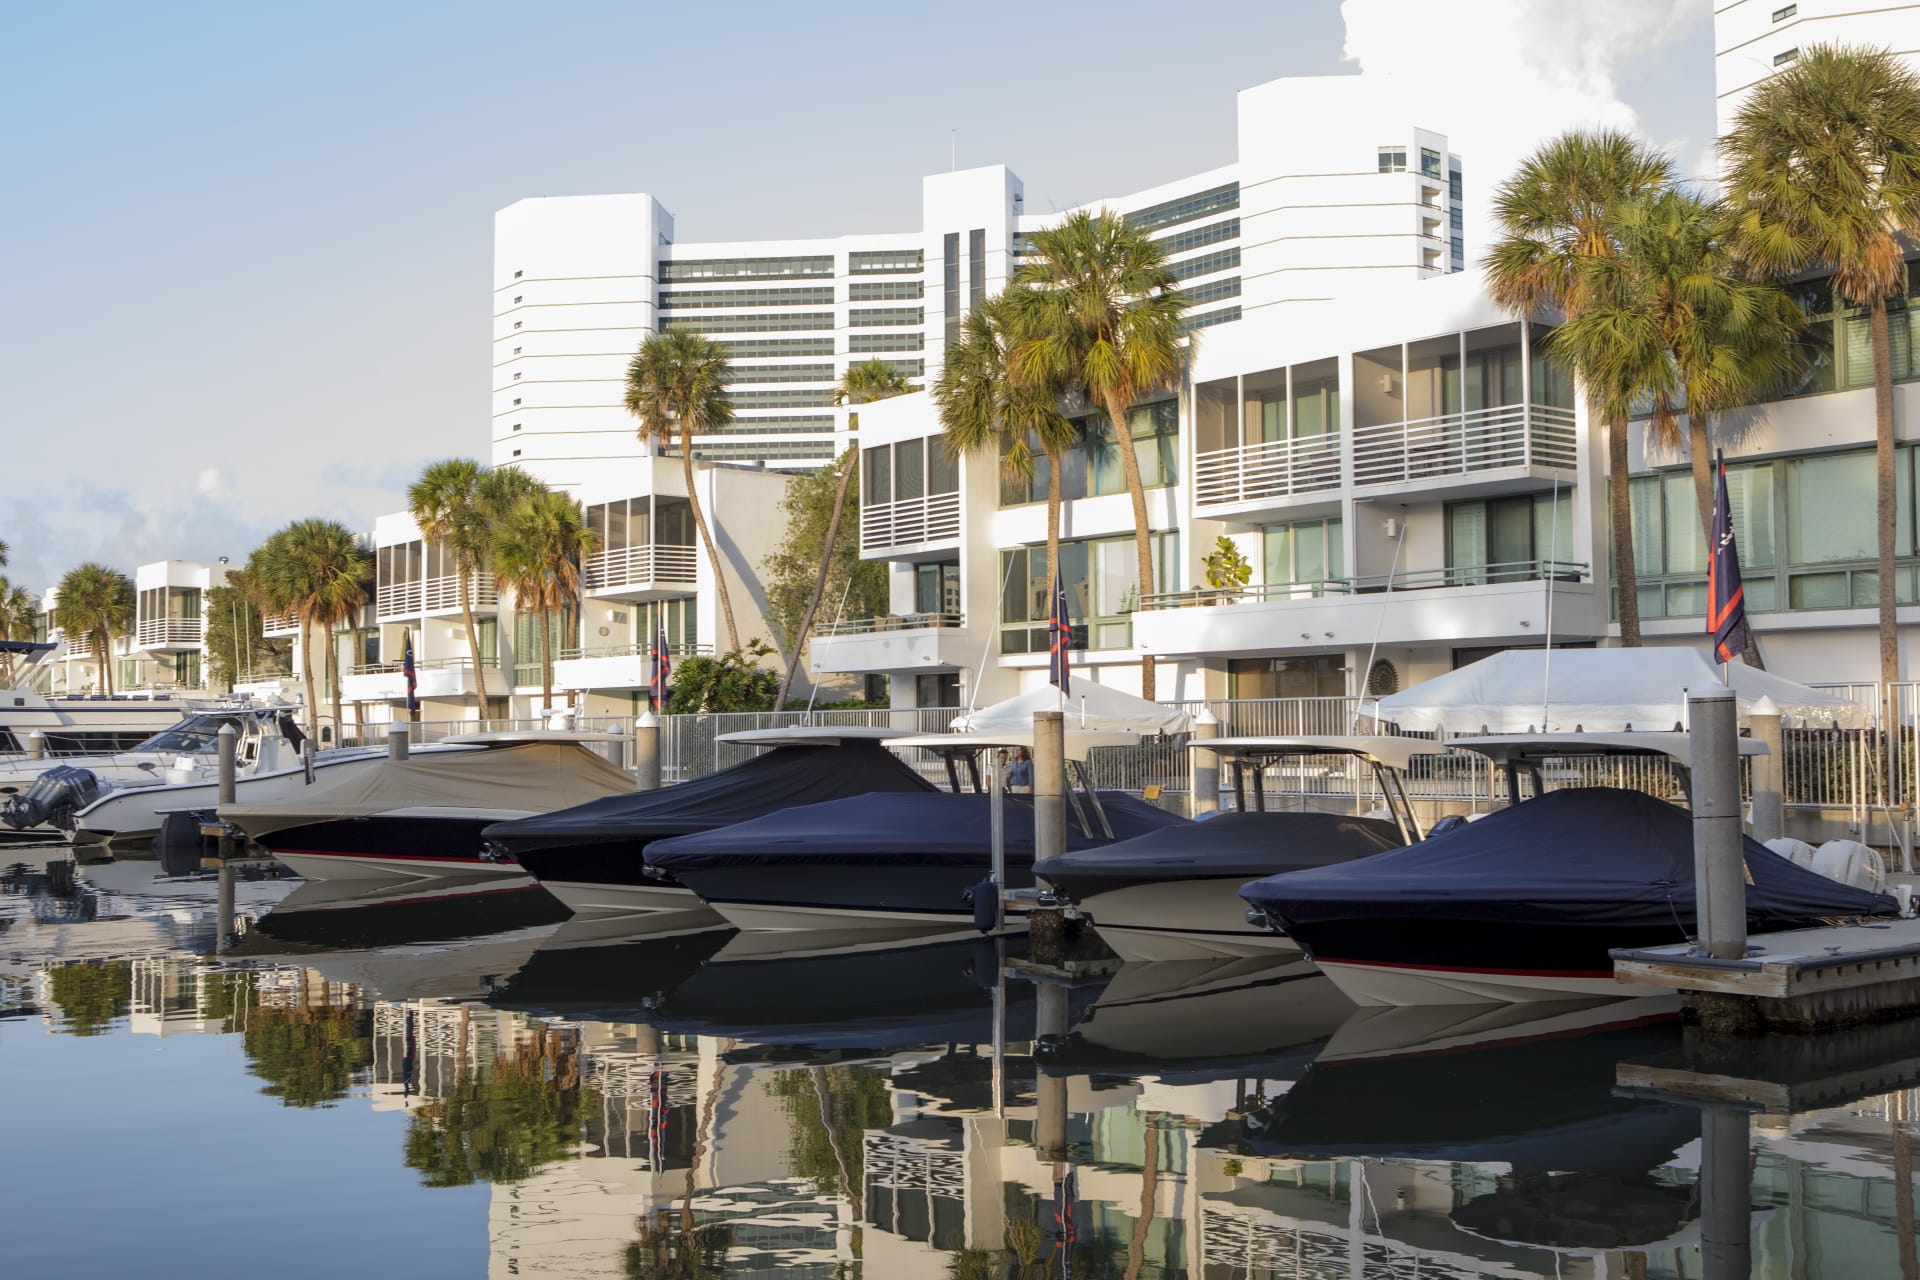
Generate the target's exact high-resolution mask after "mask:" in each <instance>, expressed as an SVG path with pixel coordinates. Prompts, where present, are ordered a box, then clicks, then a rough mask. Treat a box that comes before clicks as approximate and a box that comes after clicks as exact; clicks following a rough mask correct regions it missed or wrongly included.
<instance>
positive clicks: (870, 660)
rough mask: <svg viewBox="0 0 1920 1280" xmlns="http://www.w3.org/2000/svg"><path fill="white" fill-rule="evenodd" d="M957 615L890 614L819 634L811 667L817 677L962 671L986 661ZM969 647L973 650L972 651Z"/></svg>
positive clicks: (826, 629) (821, 630) (812, 654)
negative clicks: (981, 658) (966, 667)
mask: <svg viewBox="0 0 1920 1280" xmlns="http://www.w3.org/2000/svg"><path fill="white" fill-rule="evenodd" d="M965 627H966V620H965V619H964V618H962V617H961V616H960V615H959V614H957V613H905V614H888V615H886V616H885V617H879V618H861V619H859V620H858V621H847V622H840V623H836V624H834V625H831V626H825V627H821V628H819V629H818V630H817V631H815V632H814V636H813V641H812V644H811V645H810V658H809V665H810V666H811V667H812V668H813V671H814V673H815V674H817V675H825V674H842V675H861V674H867V673H872V674H875V675H878V674H880V673H882V672H907V673H910V672H918V671H958V670H959V669H960V668H962V667H965V666H970V665H972V664H974V663H977V662H979V660H980V651H979V641H978V639H977V638H976V639H975V640H974V641H973V642H972V643H971V644H970V643H969V642H968V638H967V633H966V631H965ZM968 650H971V651H972V652H971V654H970V655H969V653H968Z"/></svg>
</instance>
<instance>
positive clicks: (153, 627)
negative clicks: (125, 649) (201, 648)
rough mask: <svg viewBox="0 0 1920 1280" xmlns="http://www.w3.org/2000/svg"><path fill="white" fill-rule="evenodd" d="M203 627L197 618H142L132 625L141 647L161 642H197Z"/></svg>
mask: <svg viewBox="0 0 1920 1280" xmlns="http://www.w3.org/2000/svg"><path fill="white" fill-rule="evenodd" d="M203 632H204V627H203V625H202V623H201V621H200V619H198V618H142V619H140V621H139V622H138V623H137V624H136V625H135V627H134V633H133V639H134V643H135V644H137V645H139V646H140V647H141V648H143V649H145V648H150V647H152V646H154V645H163V644H199V643H200V637H201V635H202V634H203Z"/></svg>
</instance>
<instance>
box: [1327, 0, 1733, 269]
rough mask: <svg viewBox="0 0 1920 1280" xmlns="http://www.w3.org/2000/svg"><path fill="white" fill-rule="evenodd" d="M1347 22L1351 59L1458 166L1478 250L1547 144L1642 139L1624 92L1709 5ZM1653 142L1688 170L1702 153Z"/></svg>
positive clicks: (1632, 2) (1535, 2)
mask: <svg viewBox="0 0 1920 1280" xmlns="http://www.w3.org/2000/svg"><path fill="white" fill-rule="evenodd" d="M1340 15H1341V17H1342V19H1343V20H1344V21H1345V22H1346V30H1347V37H1346V48H1345V51H1344V52H1345V56H1346V58H1347V60H1348V61H1349V62H1352V63H1355V64H1357V65H1358V66H1359V68H1360V71H1361V74H1363V75H1365V76H1368V77H1370V78H1373V77H1377V78H1378V79H1379V81H1380V88H1381V92H1382V93H1384V94H1388V95H1392V96H1394V97H1397V98H1398V99H1399V100H1400V101H1401V102H1402V103H1404V105H1405V108H1406V110H1407V112H1408V114H1409V117H1410V120H1411V122H1412V123H1414V124H1418V125H1420V126H1421V127H1423V128H1428V129H1435V130H1438V131H1439V132H1442V133H1444V134H1446V135H1447V138H1448V143H1449V145H1450V146H1451V147H1452V148H1453V149H1454V151H1456V152H1457V153H1459V155H1460V156H1461V157H1462V167H1463V169H1464V170H1465V173H1466V176H1467V183H1466V187H1467V190H1466V204H1467V219H1468V223H1469V230H1468V238H1469V240H1470V241H1471V242H1473V243H1475V244H1484V243H1485V233H1484V231H1483V229H1484V228H1485V227H1486V226H1487V221H1486V218H1485V213H1486V210H1487V208H1488V206H1489V203H1490V201H1491V197H1492V194H1493V190H1494V188H1495V187H1497V186H1498V185H1499V184H1500V183H1501V182H1502V181H1504V180H1505V178H1506V176H1507V175H1508V174H1510V173H1511V172H1512V171H1513V169H1514V167H1515V165H1516V164H1518V163H1519V161H1520V160H1521V159H1522V158H1524V157H1525V156H1526V155H1527V153H1528V152H1530V151H1532V150H1533V148H1534V147H1535V146H1537V145H1538V144H1539V143H1540V142H1541V141H1542V140H1544V139H1546V138H1549V137H1552V136H1554V135H1555V134H1558V133H1561V132H1563V131H1565V130H1567V129H1572V128H1579V127H1591V126H1596V125H1604V126H1610V127H1613V128H1619V129H1627V130H1631V131H1634V132H1644V130H1643V129H1642V127H1641V117H1640V114H1639V112H1637V111H1636V110H1635V109H1634V108H1633V107H1632V106H1631V105H1629V103H1628V102H1627V101H1626V100H1625V98H1624V97H1623V96H1622V85H1623V82H1624V81H1625V80H1626V79H1627V78H1628V77H1629V74H1630V73H1631V72H1632V71H1633V70H1634V69H1635V68H1636V64H1638V63H1641V62H1644V61H1645V60H1646V59H1647V58H1648V57H1649V55H1650V54H1652V53H1653V52H1654V51H1656V50H1658V49H1661V48H1663V47H1665V46H1667V45H1670V44H1672V43H1674V42H1676V41H1679V40H1681V39H1682V38H1684V37H1685V36H1687V35H1688V34H1689V33H1690V32H1692V31H1693V29H1694V28H1695V27H1696V26H1697V25H1698V24H1701V23H1704V22H1707V21H1709V20H1710V19H1711V11H1710V9H1709V6H1708V3H1707V0H1678V2H1676V0H1607V3H1605V4H1578V3H1573V2H1571V0H1473V2H1472V3H1471V4H1465V5H1456V6H1454V7H1453V8H1451V9H1448V10H1446V11H1445V12H1444V13H1443V12H1441V11H1438V10H1436V9H1435V8H1434V6H1433V5H1432V4H1431V3H1427V2H1425V0H1344V3H1342V4H1341V6H1340ZM1700 74H1701V75H1703V76H1707V77H1711V76H1712V74H1713V68H1712V67H1711V66H1703V67H1701V68H1700ZM1651 141H1654V142H1656V143H1660V144H1662V145H1666V146H1669V147H1679V148H1681V149H1682V150H1683V154H1681V155H1680V156H1678V157H1677V158H1678V159H1679V160H1680V161H1681V162H1682V165H1683V168H1684V167H1689V166H1690V165H1691V163H1692V162H1693V161H1694V160H1695V154H1694V153H1695V152H1697V150H1698V147H1699V145H1700V143H1699V141H1698V140H1694V141H1692V142H1691V143H1688V142H1686V141H1684V140H1679V139H1659V138H1655V139H1651Z"/></svg>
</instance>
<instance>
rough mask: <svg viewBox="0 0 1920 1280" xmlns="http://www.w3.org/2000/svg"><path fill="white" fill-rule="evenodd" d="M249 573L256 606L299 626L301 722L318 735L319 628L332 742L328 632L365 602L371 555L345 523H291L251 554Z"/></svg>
mask: <svg viewBox="0 0 1920 1280" xmlns="http://www.w3.org/2000/svg"><path fill="white" fill-rule="evenodd" d="M248 568H249V570H250V571H252V572H255V573H257V574H258V577H259V583H260V594H261V596H262V603H263V605H264V606H265V608H267V609H268V610H270V611H273V612H287V611H291V612H292V613H293V615H294V617H295V618H297V619H298V620H299V622H300V641H301V643H300V673H301V677H302V679H303V680H304V681H305V683H306V689H307V723H308V726H309V727H310V728H313V729H314V730H315V732H316V736H317V732H318V723H319V699H318V697H317V695H316V692H315V689H314V684H313V657H312V644H311V641H312V638H313V632H314V629H315V628H316V627H317V628H319V630H320V634H321V636H322V637H323V638H324V640H323V643H324V644H325V645H326V655H327V656H326V676H327V685H328V688H329V690H330V691H331V694H332V699H333V725H334V734H335V737H336V740H337V738H338V735H339V732H340V720H341V715H340V649H339V646H338V645H337V644H335V643H334V640H333V628H334V627H335V626H336V625H337V624H339V623H342V622H345V621H346V620H347V619H349V618H351V617H352V616H353V614H354V611H355V610H357V609H359V608H360V607H361V606H363V605H365V604H366V602H367V589H368V588H369V587H370V586H372V584H373V556H372V555H371V554H369V553H368V551H367V549H366V548H365V547H362V546H361V545H360V542H359V539H357V538H355V537H354V535H353V532H352V531H351V530H350V529H348V528H347V527H346V526H345V525H343V524H340V523H339V522H338V521H334V520H321V519H307V520H296V521H294V522H293V523H292V524H290V525H288V526H287V527H286V528H284V529H282V530H280V531H279V532H278V533H275V534H274V535H273V536H272V537H270V538H268V539H267V540H266V542H265V543H264V544H262V546H261V547H260V549H259V550H258V551H256V552H254V553H253V560H252V562H251V563H250V564H249V566H248Z"/></svg>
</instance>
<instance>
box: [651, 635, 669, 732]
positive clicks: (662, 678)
mask: <svg viewBox="0 0 1920 1280" xmlns="http://www.w3.org/2000/svg"><path fill="white" fill-rule="evenodd" d="M672 674H673V659H672V658H670V657H668V656H667V628H666V624H665V623H662V624H661V626H660V631H659V634H658V635H657V637H656V638H655V639H654V642H653V684H652V685H651V686H649V691H650V692H651V693H652V695H653V709H654V710H655V711H664V710H666V706H667V678H668V677H669V676H671V675H672Z"/></svg>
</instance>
